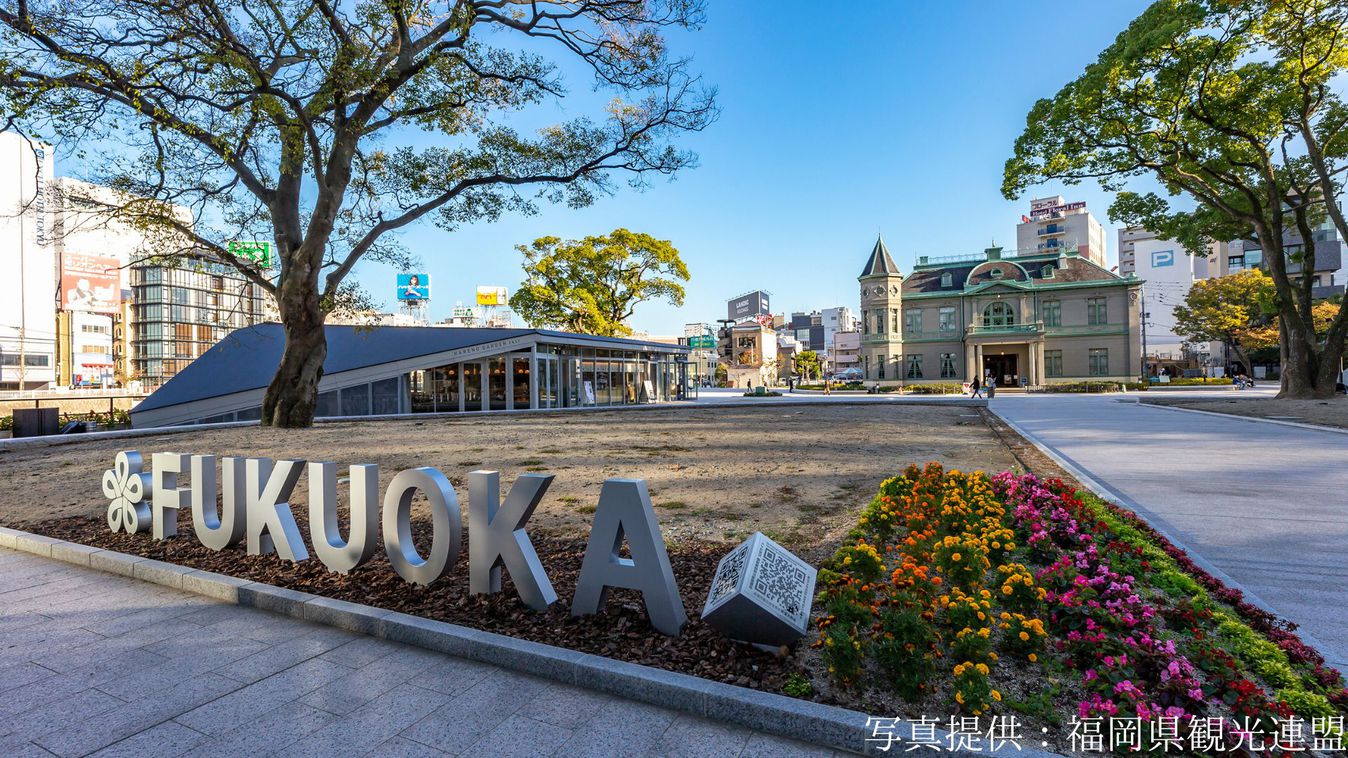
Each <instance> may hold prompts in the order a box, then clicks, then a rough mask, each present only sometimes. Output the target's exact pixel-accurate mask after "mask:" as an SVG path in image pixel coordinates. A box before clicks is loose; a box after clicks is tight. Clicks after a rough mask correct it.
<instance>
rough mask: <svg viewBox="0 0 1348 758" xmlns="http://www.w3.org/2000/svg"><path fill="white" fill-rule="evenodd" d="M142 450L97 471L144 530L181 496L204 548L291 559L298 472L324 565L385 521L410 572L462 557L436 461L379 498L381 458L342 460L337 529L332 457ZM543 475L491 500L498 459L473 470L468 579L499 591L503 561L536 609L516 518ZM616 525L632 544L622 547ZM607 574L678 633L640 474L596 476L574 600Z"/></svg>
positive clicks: (531, 564) (303, 554)
mask: <svg viewBox="0 0 1348 758" xmlns="http://www.w3.org/2000/svg"><path fill="white" fill-rule="evenodd" d="M152 463H153V466H152V471H149V472H147V471H145V470H144V460H143V459H142V458H141V455H140V453H138V452H135V451H126V452H121V453H118V454H117V458H116V460H115V462H114V465H113V467H112V468H111V469H109V470H108V471H105V472H104V473H103V494H104V495H106V496H107V498H108V500H109V504H108V527H109V528H110V529H111V530H112V531H114V532H117V531H122V532H126V533H128V534H134V533H137V532H146V531H148V532H151V534H152V536H153V537H154V538H155V539H158V540H163V539H168V538H170V537H173V536H175V535H176V534H177V533H178V511H179V510H181V509H183V508H191V510H192V530H193V531H194V532H195V533H196V537H197V540H199V541H200V542H201V544H202V545H204V546H205V547H207V548H210V549H211V550H224V549H225V548H227V547H231V546H234V545H238V544H240V543H244V545H245V546H246V548H247V551H248V554H249V555H269V554H272V553H275V554H276V555H277V556H279V557H280V558H282V559H285V560H288V561H296V562H298V561H305V560H310V556H309V547H308V545H306V544H305V540H304V535H302V534H301V533H300V529H299V525H298V524H297V523H296V521H295V517H294V515H293V512H292V511H291V505H290V495H291V492H292V491H293V490H294V489H295V485H296V484H297V483H298V482H299V479H300V477H301V476H302V475H306V474H307V476H308V485H309V544H311V545H312V546H313V552H314V555H315V556H316V557H317V558H318V560H319V561H321V562H322V563H323V565H324V566H325V567H327V568H328V569H329V570H330V571H335V572H337V573H339V574H345V573H347V572H349V571H351V570H352V569H354V568H356V567H357V566H361V565H363V564H365V563H367V562H369V560H370V559H371V558H373V557H374V556H375V555H376V553H377V552H378V549H379V544H378V543H379V538H380V536H381V534H382V537H383V548H384V554H385V555H387V556H388V561H389V564H390V565H391V566H392V567H393V570H394V571H395V572H397V574H398V576H400V577H402V578H403V579H404V580H406V581H408V582H411V583H413V584H420V585H427V584H430V583H432V582H434V581H436V580H437V579H440V578H441V577H443V576H444V575H445V574H447V573H449V571H450V570H451V569H453V567H454V564H455V563H457V562H458V559H459V553H460V552H461V545H462V543H463V526H462V524H461V523H460V521H461V518H460V515H459V500H458V496H457V495H455V493H454V487H453V485H451V484H450V483H449V479H447V478H446V477H445V475H444V474H442V473H440V472H439V471H438V470H436V469H434V468H430V467H426V466H423V467H420V468H413V469H407V470H405V471H400V472H398V474H396V475H395V476H394V477H393V480H392V481H391V482H389V486H388V488H387V489H386V490H385V491H384V497H383V500H382V502H381V501H380V500H379V467H378V466H377V465H374V464H362V465H354V466H350V467H349V468H348V469H347V471H348V480H349V484H348V486H349V488H350V519H349V523H348V524H347V529H346V537H345V538H343V536H342V531H341V525H340V524H339V523H338V514H337V464H335V463H327V462H316V463H307V464H306V463H305V462H304V461H295V460H282V461H275V460H272V459H270V458H236V457H226V458H221V459H220V460H219V464H218V466H217V461H216V457H215V456H213V455H185V454H182V453H155V454H154V455H153V458H152ZM183 476H188V477H190V480H189V481H190V483H189V484H188V485H187V486H182V482H181V481H180V477H183ZM553 478H554V477H553V475H552V474H546V475H545V474H523V475H521V476H520V477H519V478H518V479H516V480H515V483H514V485H513V486H512V487H511V488H510V492H509V493H507V494H506V498H505V501H504V502H501V477H500V474H499V473H498V472H496V471H485V470H482V471H472V472H469V474H468V521H469V526H470V527H471V531H472V539H471V540H470V541H469V546H468V548H469V549H468V588H469V591H470V592H472V593H475V594H493V593H497V592H500V591H501V570H502V569H505V570H506V571H509V572H510V579H511V581H512V582H513V583H514V585H515V588H516V591H517V592H518V593H519V595H520V599H521V600H522V601H523V602H524V603H525V604H526V605H528V606H529V607H530V608H532V609H534V610H536V611H544V610H547V608H548V607H549V606H551V605H552V604H553V603H554V602H556V601H557V593H556V591H554V590H553V588H552V583H551V582H550V581H549V580H548V574H547V571H545V570H544V568H543V565H542V563H541V562H540V561H539V559H538V553H537V552H536V551H535V550H534V546H533V542H532V541H531V540H530V539H529V534H528V532H527V531H526V530H525V525H526V524H527V523H528V521H529V518H530V516H532V515H533V513H534V509H536V508H537V507H538V504H539V503H540V502H542V500H543V496H544V494H545V493H546V492H547V490H548V487H550V486H551V485H552V480H553ZM217 492H218V493H219V497H218V498H217ZM417 492H421V493H422V494H423V495H424V496H425V498H426V501H427V504H428V505H429V508H430V511H431V546H430V551H429V553H428V554H427V555H425V556H422V555H421V554H420V553H418V552H417V549H416V547H415V546H414V545H413V544H412V514H411V511H412V503H413V500H414V498H415V496H416V493H417ZM624 539H626V542H627V547H628V554H629V555H630V556H631V557H630V558H623V557H621V555H620V554H619V551H620V550H621V548H622V544H623V541H624ZM612 587H619V588H625V589H634V590H638V591H640V592H641V594H642V597H643V599H644V600H645V603H646V611H647V613H648V614H649V615H650V619H651V625H652V626H654V627H655V628H656V629H657V630H658V631H660V632H662V633H664V634H668V635H671V636H673V635H677V634H678V633H679V632H680V630H682V628H683V625H684V623H685V622H686V621H687V620H688V616H687V614H686V613H685V612H684V608H683V601H682V600H681V599H680V597H679V590H678V585H677V583H676V582H675V580H674V572H673V571H672V570H671V568H670V565H669V555H668V553H667V552H666V550H665V541H664V537H663V536H662V535H661V533H660V524H659V521H658V519H656V517H655V509H654V508H653V507H652V505H651V498H650V494H649V493H648V492H647V490H646V482H645V481H643V480H640V479H609V480H608V481H606V482H604V486H603V489H602V490H601V491H600V495H599V506H598V508H597V509H596V510H595V513H594V521H593V522H592V524H591V526H590V539H589V544H588V545H587V547H586V550H585V558H584V561H583V563H582V565H581V571H580V576H579V578H578V579H577V581H576V593H575V596H574V597H573V598H572V600H571V614H572V615H573V616H582V615H587V614H591V613H596V612H598V611H599V609H600V607H601V606H602V605H603V604H604V602H605V599H606V596H607V594H608V590H609V588H612Z"/></svg>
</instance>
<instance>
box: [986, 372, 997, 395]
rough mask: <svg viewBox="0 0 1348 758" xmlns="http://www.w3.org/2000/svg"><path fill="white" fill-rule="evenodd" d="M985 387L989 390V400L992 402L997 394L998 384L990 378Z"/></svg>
mask: <svg viewBox="0 0 1348 758" xmlns="http://www.w3.org/2000/svg"><path fill="white" fill-rule="evenodd" d="M985 386H986V387H987V388H988V399H989V400H991V399H992V398H993V396H994V395H996V394H997V382H996V381H994V380H993V378H992V377H990V376H989V377H988V381H987V384H986V385H985Z"/></svg>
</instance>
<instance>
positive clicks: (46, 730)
mask: <svg viewBox="0 0 1348 758" xmlns="http://www.w3.org/2000/svg"><path fill="white" fill-rule="evenodd" d="M60 705H61V707H60V708H49V707H47V706H46V705H40V706H37V707H34V708H30V709H28V710H26V711H20V712H18V713H15V714H14V716H13V719H14V723H15V724H16V725H17V728H16V729H15V730H14V732H15V733H16V734H22V735H24V736H26V737H28V738H29V739H32V740H34V741H35V742H39V744H42V743H41V740H40V738H41V737H43V736H45V735H47V734H51V733H53V732H61V731H63V730H66V729H68V728H70V725H71V723H70V720H71V719H70V717H71V714H74V713H78V714H80V716H81V718H84V717H92V716H97V715H99V714H101V713H106V712H107V711H111V710H114V709H117V708H125V707H127V703H126V701H125V700H122V699H120V698H115V697H113V696H112V695H109V694H107V693H105V692H99V691H98V690H94V689H83V690H79V691H77V692H75V693H74V694H73V695H71V696H70V697H68V698H64V699H62V700H61V701H60Z"/></svg>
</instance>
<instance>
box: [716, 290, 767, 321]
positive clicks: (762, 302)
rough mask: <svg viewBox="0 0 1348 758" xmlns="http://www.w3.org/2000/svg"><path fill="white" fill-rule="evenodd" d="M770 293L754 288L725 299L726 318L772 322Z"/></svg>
mask: <svg viewBox="0 0 1348 758" xmlns="http://www.w3.org/2000/svg"><path fill="white" fill-rule="evenodd" d="M771 298H772V293H770V292H765V291H763V290H754V291H753V292H749V293H746V294H743V295H740V296H739V297H736V298H731V299H730V300H727V301H726V318H727V319H730V320H731V321H749V320H759V321H765V322H766V323H768V324H771V323H772V307H771V305H770V302H769V301H770V300H771Z"/></svg>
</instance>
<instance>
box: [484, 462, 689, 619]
mask: <svg viewBox="0 0 1348 758" xmlns="http://www.w3.org/2000/svg"><path fill="white" fill-rule="evenodd" d="M624 535H626V537H627V547H628V550H629V551H630V552H631V555H632V557H631V558H622V557H620V551H621V550H622V544H623V536H624ZM473 539H477V537H476V536H474V537H473ZM609 587H624V588H627V589H634V590H640V591H641V597H642V599H643V600H644V601H645V603H646V613H647V614H648V615H649V616H650V617H651V626H653V627H655V629H656V631H658V632H660V633H662V634H667V635H669V636H671V637H676V636H678V634H679V632H680V631H681V630H682V629H683V625H684V624H685V623H687V621H688V614H687V613H685V612H684V610H683V600H682V598H680V597H679V587H678V584H677V583H676V582H675V581H674V571H673V569H671V568H670V567H669V554H668V553H667V552H665V539H664V537H662V536H661V534H660V522H659V521H658V520H657V519H656V517H655V509H654V508H653V507H652V506H651V496H650V494H649V493H648V492H647V491H646V481H645V480H644V479H609V480H608V481H606V482H604V488H603V489H602V490H600V492H599V508H598V510H596V511H595V513H594V523H593V524H591V525H590V542H589V544H588V545H587V546H586V548H585V560H584V561H583V562H582V563H581V565H580V577H579V578H578V579H577V580H576V595H575V597H574V598H573V599H572V600H571V615H572V616H584V615H586V614H590V613H597V612H598V611H599V608H600V606H601V605H603V604H604V602H605V600H606V599H607V597H608V588H609Z"/></svg>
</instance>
